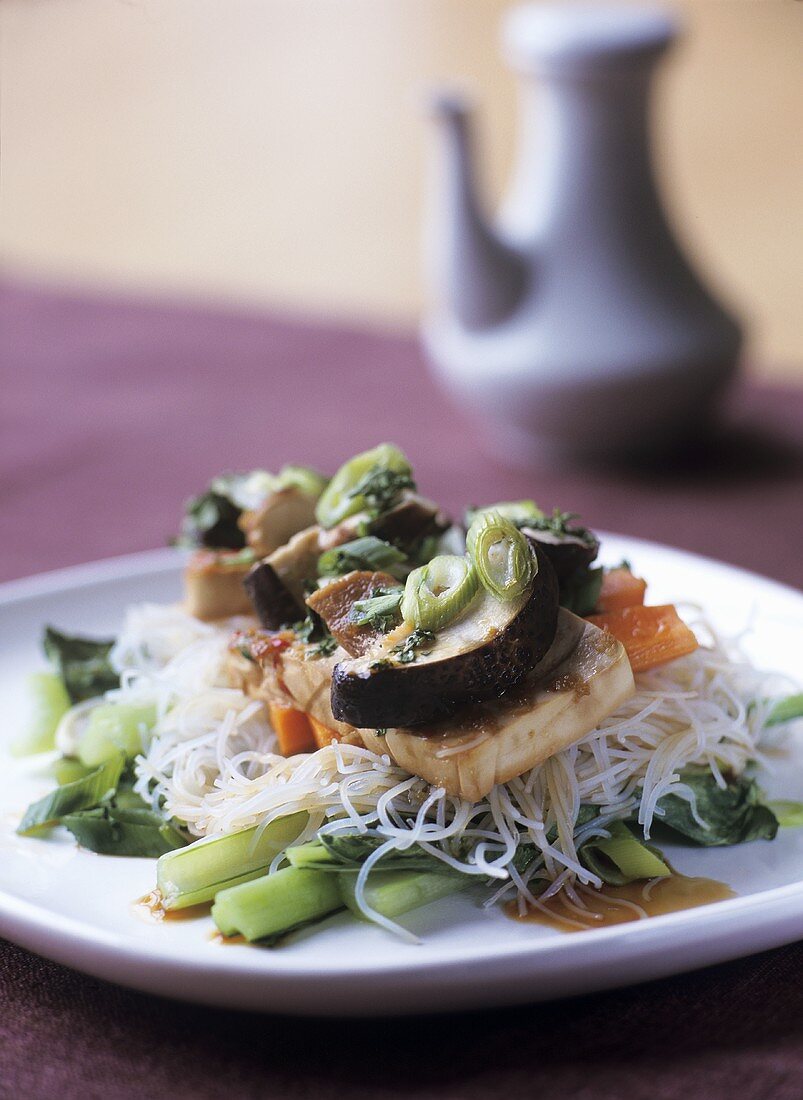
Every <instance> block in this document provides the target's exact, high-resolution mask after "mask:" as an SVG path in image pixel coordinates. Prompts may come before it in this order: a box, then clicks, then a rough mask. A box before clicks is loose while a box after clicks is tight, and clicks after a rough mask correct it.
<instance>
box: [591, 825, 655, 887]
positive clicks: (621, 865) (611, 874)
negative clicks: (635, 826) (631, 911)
mask: <svg viewBox="0 0 803 1100" xmlns="http://www.w3.org/2000/svg"><path fill="white" fill-rule="evenodd" d="M606 829H607V831H608V832H609V833H610V834H611V835H610V837H594V838H593V839H591V840H588V841H586V843H585V844H584V845H583V846H582V848H581V849H580V851H579V852H578V855H579V857H580V862H581V863H582V864H583V866H584V867H585V868H586V869H587V870H589V871H592V872H593V873H594V874H595V875H597V876H598V877H599V878H601V879H602V881H603V882H607V883H608V884H609V885H611V886H624V885H625V883H627V882H637V881H638V880H639V879H647V878H659V877H663V876H666V875H671V874H672V869H671V868H670V867H669V866H667V864H666V863H665V862H664V860H663V857H662V855H661V853H660V851H659V850H658V849H657V848H654V847H652V846H651V845H649V844H645V843H644V842H643V841H641V840H637V839H636V837H635V836H633V834H632V833H631V832H630V830H629V829H628V827H627V826H626V825H625V824H624V822H622V821H613V822H611V824H610V825H606Z"/></svg>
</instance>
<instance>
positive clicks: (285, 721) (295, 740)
mask: <svg viewBox="0 0 803 1100" xmlns="http://www.w3.org/2000/svg"><path fill="white" fill-rule="evenodd" d="M268 714H269V716H270V724H271V726H272V727H273V730H274V733H275V734H276V737H277V738H278V741H279V751H280V752H281V754H282V756H295V754H296V753H297V752H314V750H315V747H316V746H315V735H314V734H313V732H312V727H311V726H310V720H309V718H308V717H307V715H306V714H305V713H304V712H303V710H296V709H295V707H281V706H277V705H276V704H275V703H270V704H269V706H268Z"/></svg>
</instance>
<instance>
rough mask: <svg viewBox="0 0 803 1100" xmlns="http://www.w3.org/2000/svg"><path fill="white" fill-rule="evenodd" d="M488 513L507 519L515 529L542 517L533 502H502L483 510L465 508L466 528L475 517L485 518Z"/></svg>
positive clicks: (489, 505)
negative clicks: (494, 513)
mask: <svg viewBox="0 0 803 1100" xmlns="http://www.w3.org/2000/svg"><path fill="white" fill-rule="evenodd" d="M489 512H496V514H497V515H499V516H502V517H503V519H509V520H510V522H511V523H513V524H515V525H516V527H520V526H522V525H524V524H527V523H533V522H534V521H535V520H537V519H542V518H543V515H544V513H543V512H542V511H541V509H540V508H539V507H538V505H537V504H536V503H535V501H534V500H502V501H500V502H499V503H498V504H486V505H485V506H484V507H483V508H467V509H466V526H468V527H470V526H471V524H472V523H473V522H474V520H475V519H476V518H477V516H485V515H488V513H489Z"/></svg>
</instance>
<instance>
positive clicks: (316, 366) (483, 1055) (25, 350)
mask: <svg viewBox="0 0 803 1100" xmlns="http://www.w3.org/2000/svg"><path fill="white" fill-rule="evenodd" d="M0 326H1V327H0V334H2V344H1V345H0V356H2V360H1V361H0V382H2V391H1V393H2V396H0V478H1V480H0V497H1V499H0V508H1V509H2V512H1V514H2V517H3V538H2V540H0V579H12V578H15V577H20V576H24V575H28V574H33V573H37V572H40V571H42V570H47V569H53V568H57V567H60V566H64V565H69V564H73V563H77V562H81V561H89V560H94V559H98V558H103V557H108V556H113V555H117V554H122V553H128V552H131V551H135V550H140V549H147V548H151V547H156V546H160V545H164V543H165V541H166V540H167V539H168V538H169V537H170V536H171V535H172V534H174V533H175V532H176V529H177V524H178V521H179V517H180V511H181V504H182V502H183V500H184V499H185V498H186V497H188V496H190V495H192V494H193V493H195V492H198V491H200V490H201V489H203V488H204V487H205V485H206V484H207V482H208V480H209V478H210V477H212V476H213V475H214V474H216V473H219V472H221V471H224V470H237V469H250V468H254V467H257V466H261V467H266V468H268V469H271V468H277V467H278V466H280V465H281V464H282V463H284V462H286V461H301V462H305V463H308V464H310V465H314V466H318V467H320V468H322V469H324V470H332V469H334V468H335V467H336V466H337V465H338V464H339V463H340V462H341V461H342V460H343V459H344V458H346V457H348V456H349V455H351V454H352V453H353V452H354V451H356V450H360V449H363V448H364V447H367V446H370V445H373V444H375V443H377V442H380V441H383V440H386V439H387V440H392V441H393V442H395V443H397V444H398V445H399V446H401V447H402V448H403V449H404V450H405V451H406V452H407V453H408V454H409V455H410V457H411V459H412V461H413V464H414V466H415V469H416V473H417V478H418V482H419V486H420V488H421V490H422V492H424V493H425V494H427V495H429V496H432V497H434V498H436V499H438V500H439V501H440V502H442V503H443V505H444V506H445V507H447V508H451V509H453V510H455V511H457V510H458V509H459V508H460V507H461V506H462V505H463V504H465V503H469V502H477V503H484V502H486V501H490V500H494V499H496V500H499V499H516V498H521V497H534V498H535V499H536V500H537V501H538V502H539V504H541V505H542V506H546V507H549V508H551V507H553V506H556V505H557V506H560V507H561V508H563V509H567V510H571V511H575V512H579V513H581V514H582V517H583V519H584V521H586V522H587V523H588V524H589V525H591V526H595V527H600V528H604V529H607V530H611V531H616V532H619V533H622V534H626V535H634V536H639V537H642V538H648V539H653V540H656V541H659V542H665V543H669V544H671V545H673V546H678V547H681V548H683V549H688V550H692V551H696V552H698V553H702V554H707V555H710V556H712V557H716V558H719V559H721V560H724V561H727V562H730V563H733V564H735V565H739V566H742V567H745V568H748V569H752V570H755V571H757V572H760V573H763V574H766V575H768V576H771V577H773V578H775V579H776V580H780V581H784V582H786V583H788V584H792V585H795V586H800V585H801V584H803V554H801V549H800V546H801V543H800V534H801V523H800V520H801V500H802V499H803V495H802V494H801V489H802V488H803V446H802V445H801V432H800V429H801V424H803V395H801V393H800V392H799V391H796V390H795V389H793V388H792V387H786V388H782V387H774V388H773V387H769V386H761V385H757V384H746V383H744V384H742V385H741V386H740V387H739V388H738V390H737V391H736V392H735V393H734V394H733V395H732V398H731V401H730V405H729V409H728V412H727V417H726V421H725V424H724V426H723V428H722V430H721V431H720V432H719V433H718V434H717V435H716V437H715V438H712V439H711V441H710V444H709V445H708V446H706V447H700V448H698V449H696V450H695V451H694V452H689V453H686V454H685V455H683V456H681V457H680V458H679V459H677V460H675V461H673V462H672V463H668V462H666V461H664V462H652V463H650V464H649V465H644V464H642V465H641V466H636V467H620V468H611V467H607V468H603V467H594V466H592V467H585V468H582V469H572V468H570V467H568V466H563V467H561V468H557V467H553V466H552V465H550V464H548V463H544V464H542V465H541V466H540V467H539V468H536V469H532V470H529V471H528V470H521V469H519V470H511V469H507V468H505V467H504V466H503V465H500V464H498V463H497V462H494V461H491V460H490V459H488V458H487V457H485V455H484V454H483V452H482V451H481V449H480V445H479V441H478V433H477V429H476V427H475V426H473V425H472V424H470V423H468V422H467V421H466V420H465V419H464V418H463V417H462V416H461V415H460V414H459V413H458V412H456V411H455V410H454V408H453V407H452V406H451V405H450V404H449V403H448V402H447V401H446V399H445V398H444V397H443V396H442V395H441V394H440V393H439V392H438V390H437V389H436V388H435V387H434V385H433V384H432V382H431V381H430V379H429V377H428V375H427V372H426V368H425V364H424V362H423V359H422V356H421V354H420V352H419V350H418V347H417V344H416V342H415V340H413V339H412V338H408V337H400V336H390V335H381V334H377V333H375V332H367V331H356V330H353V329H348V328H344V327H335V326H332V325H328V324H322V323H313V322H302V321H299V320H288V319H277V318H275V317H265V316H262V315H258V314H253V313H250V314H249V313H245V312H241V311H235V310H225V309H222V308H218V309H209V308H206V309H202V308H200V307H197V306H174V305H167V304H153V303H149V302H133V301H119V300H114V299H108V298H101V297H94V298H92V297H80V296H77V295H69V294H61V293H56V292H53V291H49V292H45V291H42V290H40V289H36V288H32V287H26V286H20V285H13V284H7V285H5V286H4V287H2V293H1V294H0ZM65 625H66V624H65ZM321 996H322V999H323V998H324V997H325V996H326V991H325V989H322V990H321ZM0 1005H2V1012H0V1097H3V1098H5V1097H9V1098H12V1097H14V1098H16V1097H73V1096H74V1097H117V1096H121V1097H140V1096H142V1097H145V1096H147V1097H151V1096H169V1097H194V1098H197V1100H202V1098H206V1097H210V1098H211V1097H255V1098H256V1097H259V1098H260V1100H273V1098H277V1100H278V1098H282V1100H285V1098H286V1100H302V1098H303V1100H329V1098H330V1097H331V1098H332V1100H335V1098H337V1100H351V1098H355V1100H356V1098H373V1097H377V1098H388V1100H390V1098H396V1097H438V1098H440V1100H452V1098H454V1100H458V1098H459V1100H473V1098H477V1100H479V1098H483V1100H485V1098H488V1097H505V1098H511V1097H519V1096H521V1097H525V1096H539V1095H544V1096H547V1097H550V1098H552V1097H556V1098H560V1100H574V1098H577V1100H585V1098H588V1100H591V1098H595V1100H596V1098H611V1100H613V1098H616V1100H619V1098H640V1097H645V1098H647V1097H649V1098H650V1100H665V1098H673V1100H674V1098H675V1097H678V1098H680V1097H683V1098H684V1100H687V1098H691V1097H697V1096H699V1097H706V1098H718V1097H722V1098H726V1097H727V1098H729V1100H730V1098H731V1097H733V1096H738V1097H739V1100H760V1098H764V1097H773V1098H774V1100H799V1098H800V1097H801V1095H803V945H801V944H797V945H792V946H789V947H785V948H782V949H779V950H777V951H772V952H767V953H765V954H763V955H759V956H756V957H754V958H750V959H745V960H740V961H736V962H733V963H729V964H727V965H723V966H717V967H713V968H709V969H707V970H704V971H699V972H696V973H692V974H686V975H681V976H678V977H675V978H670V979H665V980H662V981H657V982H652V983H650V984H647V985H642V986H638V987H634V988H629V989H623V990H618V991H614V992H607V993H603V994H599V995H596V996H590V997H584V998H577V999H573V1000H571V1001H565V1002H559V1003H553V1004H545V1005H536V1006H533V1007H520V1008H515V1009H507V1010H502V1011H493V1012H478V1013H472V1014H460V1015H457V1014H455V1015H447V1016H432V1017H418V1018H414V1019H375V1020H362V1021H338V1020H297V1019H290V1018H282V1017H278V1016H258V1015H247V1014H242V1013H236V1012H223V1011H217V1010H214V1009H209V1008H203V1007H198V1006H192V1005H184V1004H181V1003H178V1002H175V1003H174V1002H169V1001H165V1000H160V999H157V998H154V997H149V996H146V995H143V994H139V993H134V992H131V991H129V990H125V989H121V988H117V987H115V986H112V985H109V984H106V983H104V982H100V981H96V980H94V979H91V978H88V977H85V976H83V975H81V974H79V973H76V972H73V971H71V970H69V969H66V968H64V967H61V966H57V965H55V964H53V963H50V962H48V961H45V960H43V959H40V958H38V957H36V956H34V955H31V954H29V953H27V952H25V951H23V950H20V949H19V948H17V947H15V946H13V945H11V944H8V943H4V942H2V941H0ZM433 1007H436V1006H433Z"/></svg>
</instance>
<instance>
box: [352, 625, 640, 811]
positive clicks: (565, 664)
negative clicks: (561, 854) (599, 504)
mask: <svg viewBox="0 0 803 1100" xmlns="http://www.w3.org/2000/svg"><path fill="white" fill-rule="evenodd" d="M567 642H568V643H569V645H568V655H567ZM556 647H557V649H556ZM556 656H557V657H558V658H559V660H557V661H556V660H555V658H556ZM550 662H551V667H550ZM634 691H635V684H634V681H633V673H632V671H631V669H630V663H629V661H628V659H627V654H626V653H625V651H624V648H623V646H622V645H621V643H620V642H618V641H616V639H614V638H612V637H611V636H610V635H609V634H606V633H605V632H604V631H601V630H599V628H598V627H595V626H592V624H591V623H587V622H585V621H584V620H582V619H578V618H577V617H576V616H574V615H572V614H571V613H570V612H568V611H565V610H562V611H561V612H560V616H559V621H558V633H557V635H556V640H555V643H553V648H552V649H551V650H550V651H549V653H547V655H546V657H545V658H544V661H542V662H541V664H540V665H539V667H538V668H537V669H535V670H534V676H533V677H531V678H530V679H529V682H528V684H527V685H525V686H524V687H523V688H517V689H516V690H515V691H514V692H512V693H511V694H510V695H509V696H506V697H504V698H503V699H498V700H494V701H492V702H489V703H485V704H482V705H481V706H476V707H472V708H470V709H469V710H468V711H467V712H466V713H464V714H461V715H458V716H454V717H452V718H450V719H445V720H444V721H442V722H439V723H437V724H435V725H432V726H428V727H423V728H417V729H415V730H409V729H408V730H405V729H389V730H387V732H386V733H385V735H384V736H379V735H378V734H376V733H375V732H373V731H371V730H361V731H360V732H361V733H362V736H363V741H364V742H365V744H366V745H367V746H368V747H369V748H371V749H373V750H374V751H375V752H379V753H382V752H385V753H387V754H388V755H389V756H390V757H391V758H392V759H393V760H395V761H396V763H397V764H398V765H399V766H400V767H402V768H405V769H406V770H407V771H409V772H412V773H413V774H415V775H420V776H422V778H424V779H426V780H427V781H428V782H430V783H432V784H433V785H436V786H440V787H444V788H445V790H446V791H447V792H448V793H449V794H452V795H458V796H460V797H461V798H466V799H469V800H470V801H472V802H476V801H479V799H481V798H484V797H485V795H487V794H488V792H489V791H490V790H491V788H492V787H494V786H495V785H496V784H497V783H506V782H508V780H510V779H513V778H514V777H515V776H517V775H521V774H522V772H526V771H529V770H530V768H534V767H535V766H536V765H537V764H541V763H543V761H544V760H547V759H548V758H549V757H550V756H553V755H554V754H555V753H557V752H560V750H561V749H564V748H566V747H567V746H568V745H572V744H574V743H575V742H576V741H580V740H581V739H582V738H583V737H585V735H586V734H587V733H589V732H590V731H591V730H592V729H594V727H595V726H597V725H598V724H599V722H600V721H601V720H602V719H603V718H605V717H606V716H607V715H608V714H611V713H612V712H613V711H615V710H616V709H617V708H618V707H619V706H621V704H622V703H623V702H625V700H626V699H628V698H630V696H631V695H632V694H633V692H634Z"/></svg>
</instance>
